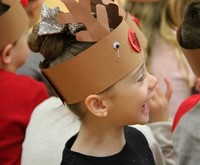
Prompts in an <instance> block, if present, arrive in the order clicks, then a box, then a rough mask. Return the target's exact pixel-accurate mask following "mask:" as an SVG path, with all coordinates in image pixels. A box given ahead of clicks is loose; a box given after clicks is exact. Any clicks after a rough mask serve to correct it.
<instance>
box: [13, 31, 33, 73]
mask: <svg viewBox="0 0 200 165" xmlns="http://www.w3.org/2000/svg"><path fill="white" fill-rule="evenodd" d="M12 52H13V57H12V61H13V64H14V67H15V68H16V69H17V68H19V67H20V66H22V65H23V64H24V63H25V62H26V60H27V58H28V55H29V53H30V50H29V47H28V44H27V34H25V33H24V34H23V35H22V36H21V37H20V38H19V39H18V40H17V42H16V44H14V47H13V49H12Z"/></svg>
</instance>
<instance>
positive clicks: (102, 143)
mask: <svg viewBox="0 0 200 165" xmlns="http://www.w3.org/2000/svg"><path fill="white" fill-rule="evenodd" d="M125 143H126V141H125V137H124V129H123V128H118V129H117V128H108V127H104V128H103V127H99V128H98V127H93V126H91V127H89V128H88V126H87V127H86V126H84V125H82V126H81V128H80V131H79V135H78V137H77V139H76V141H75V142H74V144H73V146H72V148H71V150H72V151H75V152H79V153H82V154H85V155H90V156H97V157H104V156H111V155H114V154H117V153H119V152H120V151H121V150H122V149H123V147H124V145H125Z"/></svg>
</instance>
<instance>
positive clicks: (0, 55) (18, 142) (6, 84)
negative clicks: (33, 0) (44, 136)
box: [0, 0, 48, 165]
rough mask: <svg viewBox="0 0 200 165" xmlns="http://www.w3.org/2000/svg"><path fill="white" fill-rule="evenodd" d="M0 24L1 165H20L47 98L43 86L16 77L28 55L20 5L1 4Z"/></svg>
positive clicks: (11, 1) (10, 0)
mask: <svg viewBox="0 0 200 165" xmlns="http://www.w3.org/2000/svg"><path fill="white" fill-rule="evenodd" d="M0 22H1V26H0V36H1V38H0V82H1V83H0V91H1V92H0V105H1V108H0V121H1V125H0V164H1V165H20V159H21V151H22V142H23V140H24V136H25V131H26V127H27V125H28V122H29V120H30V116H31V113H32V111H33V109H34V108H35V107H36V106H37V105H38V104H39V103H40V102H42V101H43V100H45V99H46V98H47V97H48V94H47V90H46V87H45V85H44V84H42V83H39V82H37V81H35V80H33V79H31V78H29V77H26V76H19V75H17V74H16V73H15V71H16V69H17V68H19V67H20V66H21V65H22V64H24V62H25V61H26V59H27V57H28V54H29V49H28V46H27V36H26V34H25V33H26V31H27V28H28V18H27V15H26V13H25V10H24V9H23V8H22V6H21V4H20V3H19V2H18V1H15V0H4V1H1V2H0Z"/></svg>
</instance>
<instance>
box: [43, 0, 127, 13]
mask: <svg viewBox="0 0 200 165" xmlns="http://www.w3.org/2000/svg"><path fill="white" fill-rule="evenodd" d="M120 1H121V2H122V3H124V2H125V0H120ZM44 2H45V3H46V4H47V6H48V7H50V8H54V7H56V6H59V7H60V9H61V11H66V7H65V6H64V5H63V3H62V2H61V0H45V1H44Z"/></svg>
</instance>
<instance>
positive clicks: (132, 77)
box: [128, 62, 145, 80]
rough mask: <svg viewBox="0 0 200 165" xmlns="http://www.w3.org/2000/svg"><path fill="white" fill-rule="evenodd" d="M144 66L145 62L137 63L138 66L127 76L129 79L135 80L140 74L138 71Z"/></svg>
mask: <svg viewBox="0 0 200 165" xmlns="http://www.w3.org/2000/svg"><path fill="white" fill-rule="evenodd" d="M144 67H145V63H144V62H143V63H142V64H140V65H139V67H137V68H136V70H134V71H133V72H132V73H131V74H130V75H129V76H128V78H129V79H131V80H133V79H134V80H135V79H136V78H137V77H138V75H140V73H141V72H142V71H143V70H144Z"/></svg>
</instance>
